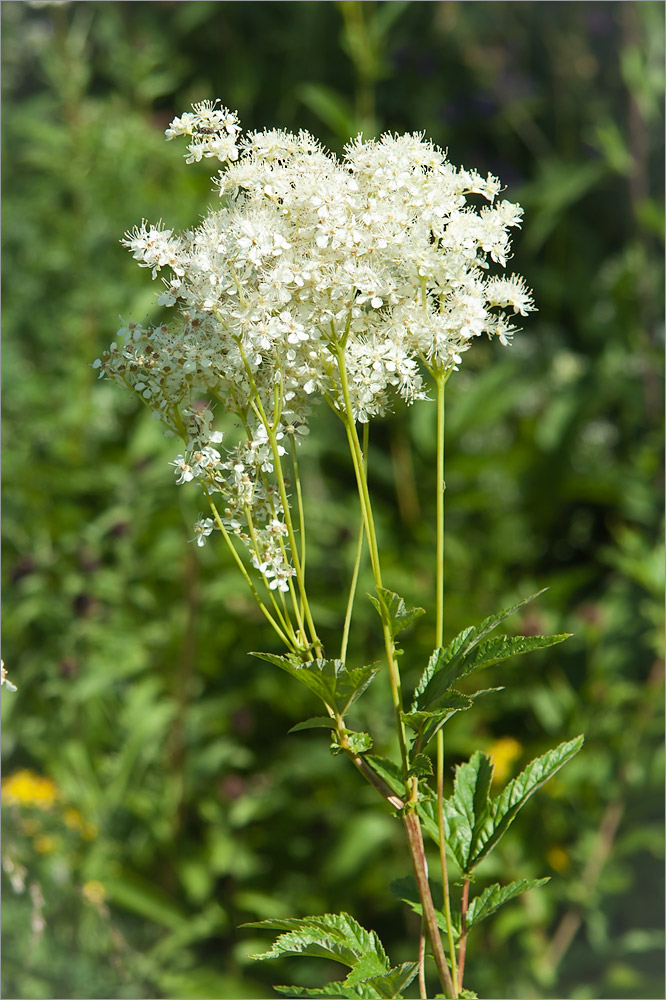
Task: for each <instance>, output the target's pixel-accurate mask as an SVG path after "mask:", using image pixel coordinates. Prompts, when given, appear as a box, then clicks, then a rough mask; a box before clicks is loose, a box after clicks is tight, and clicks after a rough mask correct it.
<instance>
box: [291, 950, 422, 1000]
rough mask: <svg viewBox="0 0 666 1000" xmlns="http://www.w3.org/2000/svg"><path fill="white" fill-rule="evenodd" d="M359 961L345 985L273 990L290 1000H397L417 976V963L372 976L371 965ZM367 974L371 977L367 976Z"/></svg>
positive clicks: (362, 960) (409, 963)
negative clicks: (344, 999)
mask: <svg viewBox="0 0 666 1000" xmlns="http://www.w3.org/2000/svg"><path fill="white" fill-rule="evenodd" d="M368 957H369V958H370V959H372V956H366V958H362V959H360V960H359V962H358V963H357V964H356V965H355V966H354V968H353V969H352V971H351V972H350V973H349V975H348V976H347V978H346V979H345V980H344V982H341V981H338V982H335V983H328V984H327V985H326V986H324V987H321V988H319V989H312V988H309V987H305V986H275V987H274V989H276V990H277V991H278V993H284V994H286V995H288V996H293V997H350V998H357V997H358V998H360V1000H396V998H400V997H401V995H402V994H401V991H402V990H404V989H405V988H406V987H407V986H409V984H410V983H411V981H412V980H413V979H414V977H415V976H416V974H417V972H418V969H419V966H418V962H403V963H402V965H398V966H396V967H395V968H393V969H389V971H388V972H384V973H377V974H374V975H373V974H372V973H371V969H372V964H373V963H372V961H369V962H368V961H366V959H367V958H368ZM368 972H370V974H366V973H368Z"/></svg>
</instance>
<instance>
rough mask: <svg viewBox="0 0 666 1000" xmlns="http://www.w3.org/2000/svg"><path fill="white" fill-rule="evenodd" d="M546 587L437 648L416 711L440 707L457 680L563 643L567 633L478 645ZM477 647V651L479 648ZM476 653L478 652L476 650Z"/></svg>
mask: <svg viewBox="0 0 666 1000" xmlns="http://www.w3.org/2000/svg"><path fill="white" fill-rule="evenodd" d="M542 593H543V590H540V591H538V592H537V593H536V594H532V595H531V596H530V597H527V598H525V600H523V601H519V602H518V604H514V605H512V607H510V608H506V609H505V610H504V611H500V612H499V614H496V615H490V616H489V617H488V618H486V619H485V620H484V621H483V622H481V624H480V625H476V626H469V627H468V628H466V629H463V631H462V632H459V633H458V635H457V636H456V637H455V639H453V640H452V641H451V642H450V643H449V645H448V646H446V647H439V648H438V649H436V650H434V652H433V654H432V656H431V657H430V660H429V661H428V666H427V667H426V669H425V671H424V672H423V675H422V676H421V679H420V681H419V683H418V685H417V687H416V691H415V692H414V701H413V704H412V710H417V709H423V708H432V707H436V703H437V702H438V700H439V699H440V698H441V697H442V696H443V695H444V694H445V693H446V692H447V691H448V690H449V689H450V688H451V687H452V685H453V684H455V682H456V681H457V680H458V679H459V678H461V677H465V676H467V674H470V673H471V672H472V671H473V670H478V669H480V668H481V667H484V666H490V665H491V664H493V663H499V662H500V660H504V659H507V658H508V657H510V656H516V655H518V654H519V653H526V652H528V651H529V650H530V649H540V648H543V647H544V646H550V645H553V644H554V643H557V642H562V640H563V639H565V638H567V636H566V635H558V636H501V637H499V638H497V639H493V640H491V642H489V643H487V644H486V643H484V644H483V645H482V646H481V648H480V649H479V650H476V647H477V646H478V645H479V643H481V642H482V640H483V639H485V638H486V636H487V635H488V634H489V633H490V632H492V631H493V629H495V628H497V626H498V625H499V624H500V622H503V621H504V619H505V618H508V617H509V615H512V614H514V612H516V611H518V609H519V608H522V607H524V605H525V604H528V603H529V602H530V601H533V600H534V599H535V598H536V597H538V596H539V594H542ZM475 650H476V651H475ZM473 651H475V652H474V655H472V653H473Z"/></svg>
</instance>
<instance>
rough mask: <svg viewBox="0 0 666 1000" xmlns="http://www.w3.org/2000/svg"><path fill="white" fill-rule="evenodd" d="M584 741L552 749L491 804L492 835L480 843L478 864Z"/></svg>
mask: <svg viewBox="0 0 666 1000" xmlns="http://www.w3.org/2000/svg"><path fill="white" fill-rule="evenodd" d="M583 742H584V737H583V736H577V737H576V738H575V739H573V740H569V741H568V742H567V743H561V744H560V745H559V746H558V747H555V749H554V750H549V751H548V752H547V753H545V754H543V755H542V756H541V757H537V758H536V760H533V761H532V763H531V764H528V765H527V767H526V768H525V770H524V771H521V773H520V774H519V775H518V777H517V778H514V779H513V781H510V782H509V784H508V785H507V786H506V787H505V788H504V789H503V790H502V791H501V792H500V794H499V795H498V796H497V798H496V799H494V800H493V802H492V823H493V830H492V834H491V836H490V837H489V838H488V840H486V841H485V842H484V841H483V840H482V839H481V840H479V842H478V847H477V852H476V855H475V858H474V864H475V865H476V864H478V862H479V861H480V860H481V859H482V858H483V857H485V856H486V854H488V852H489V851H490V850H491V849H492V848H493V847H494V846H495V844H496V843H497V842H498V840H500V838H501V837H503V836H504V834H505V833H506V831H507V830H508V829H509V827H510V826H511V824H512V823H513V821H514V819H515V818H516V816H517V814H518V812H519V811H520V810H521V809H522V808H523V806H524V805H525V803H526V802H527V800H528V799H529V798H530V797H531V796H532V795H534V793H535V792H536V791H537V790H538V789H539V788H541V787H542V785H545V783H546V782H547V781H548V780H549V778H552V776H553V775H554V774H555V773H556V772H557V771H559V769H560V768H561V767H563V766H564V764H566V763H567V761H569V760H571V758H572V757H575V756H576V754H577V753H578V752H579V750H580V749H581V747H582V746H583Z"/></svg>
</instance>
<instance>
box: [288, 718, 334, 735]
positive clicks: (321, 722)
mask: <svg viewBox="0 0 666 1000" xmlns="http://www.w3.org/2000/svg"><path fill="white" fill-rule="evenodd" d="M336 726H337V723H336V721H335V719H332V718H331V717H330V715H317V716H313V718H312V719H306V720H305V722H298V723H296V725H295V726H292V727H291V729H290V730H289V732H290V733H300V732H301V731H302V730H303V729H335V728H336Z"/></svg>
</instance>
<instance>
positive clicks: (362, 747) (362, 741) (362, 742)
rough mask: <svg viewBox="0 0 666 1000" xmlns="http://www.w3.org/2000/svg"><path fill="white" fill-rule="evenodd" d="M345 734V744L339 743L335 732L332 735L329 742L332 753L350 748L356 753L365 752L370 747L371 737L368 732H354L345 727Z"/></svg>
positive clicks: (338, 752)
mask: <svg viewBox="0 0 666 1000" xmlns="http://www.w3.org/2000/svg"><path fill="white" fill-rule="evenodd" d="M345 736H346V737H347V740H346V745H345V746H341V745H340V743H339V742H338V739H337V734H335V735H334V736H333V740H332V742H331V752H332V753H333V754H335V755H337V754H340V753H342V752H343V751H344V750H351V751H352V752H353V753H356V754H359V753H366V752H367V751H368V750H370V748H371V747H372V737H371V736H370V734H369V733H355V732H354V731H353V730H351V729H345Z"/></svg>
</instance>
